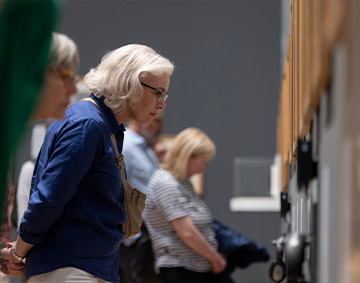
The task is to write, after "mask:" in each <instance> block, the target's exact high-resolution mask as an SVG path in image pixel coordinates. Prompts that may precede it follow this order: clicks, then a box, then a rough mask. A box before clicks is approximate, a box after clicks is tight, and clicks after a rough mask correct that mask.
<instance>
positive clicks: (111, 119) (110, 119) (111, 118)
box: [90, 93, 125, 135]
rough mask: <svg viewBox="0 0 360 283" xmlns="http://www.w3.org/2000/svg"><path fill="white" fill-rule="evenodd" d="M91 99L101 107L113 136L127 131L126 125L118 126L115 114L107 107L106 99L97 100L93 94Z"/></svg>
mask: <svg viewBox="0 0 360 283" xmlns="http://www.w3.org/2000/svg"><path fill="white" fill-rule="evenodd" d="M90 97H91V98H92V99H93V100H94V101H95V102H96V104H97V105H98V106H99V107H100V110H101V113H102V114H103V116H104V120H105V121H106V124H107V126H108V129H109V131H110V135H111V134H117V133H119V132H120V133H123V132H124V131H125V127H124V124H120V125H119V124H118V122H117V120H116V118H115V115H114V113H113V112H112V110H111V109H110V108H109V107H108V106H106V105H105V103H104V97H101V98H97V97H96V96H95V95H94V94H93V93H92V94H90Z"/></svg>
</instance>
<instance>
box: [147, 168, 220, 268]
mask: <svg viewBox="0 0 360 283" xmlns="http://www.w3.org/2000/svg"><path fill="white" fill-rule="evenodd" d="M145 212H146V219H145V222H146V226H147V228H148V230H149V234H150V238H151V241H152V246H153V250H154V255H155V269H156V271H159V268H160V267H183V268H186V269H189V270H192V271H195V272H209V271H211V264H210V262H209V261H208V260H206V259H205V258H204V257H202V256H201V255H199V254H198V253H196V252H195V251H193V250H192V249H191V248H190V247H188V246H187V245H186V244H185V243H184V242H183V241H182V240H181V238H180V237H179V236H178V234H177V233H176V231H175V229H174V228H173V226H172V225H171V221H173V220H175V219H178V218H181V217H185V216H190V218H191V220H192V221H193V223H194V225H195V226H196V228H197V229H199V231H200V232H201V233H202V234H203V236H204V237H205V239H206V240H207V241H208V242H209V243H210V244H211V245H212V246H213V247H214V248H215V249H217V246H218V243H217V241H216V239H215V233H214V231H213V229H212V215H211V212H210V210H209V209H208V207H207V205H206V204H205V202H204V201H203V200H202V199H201V198H200V197H199V196H198V195H196V193H195V191H194V188H193V186H192V184H191V182H190V181H184V182H179V181H178V180H176V179H175V178H174V177H173V176H172V175H171V174H170V173H169V172H168V171H166V170H164V169H157V170H156V171H155V173H154V174H153V176H152V178H151V179H150V181H149V184H148V194H147V199H146V206H145Z"/></svg>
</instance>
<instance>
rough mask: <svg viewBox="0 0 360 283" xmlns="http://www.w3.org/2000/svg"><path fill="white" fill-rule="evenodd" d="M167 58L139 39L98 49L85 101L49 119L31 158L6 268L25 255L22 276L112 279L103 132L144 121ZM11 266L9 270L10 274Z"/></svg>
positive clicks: (118, 197)
mask: <svg viewBox="0 0 360 283" xmlns="http://www.w3.org/2000/svg"><path fill="white" fill-rule="evenodd" d="M173 68H174V66H173V64H172V63H171V62H170V61H169V60H168V59H166V58H164V57H162V56H160V55H159V54H158V53H156V52H155V51H154V50H153V49H151V48H149V47H147V46H144V45H136V44H134V45H127V46H124V47H121V48H118V49H116V50H114V51H111V52H109V53H108V54H106V55H105V56H104V57H103V59H102V60H101V63H100V64H99V65H98V66H97V67H96V68H94V69H91V70H90V71H89V73H88V74H87V75H86V76H85V78H84V82H85V84H86V85H87V87H88V88H89V89H90V90H91V91H92V94H91V95H90V98H91V99H92V101H93V103H92V102H90V101H80V102H78V103H75V104H73V105H72V106H70V107H69V109H68V111H67V112H66V116H65V118H64V120H62V121H55V122H53V123H52V124H51V125H50V127H49V129H48V131H47V134H46V137H45V141H44V144H43V146H42V148H41V151H40V154H39V157H38V159H37V161H36V165H35V169H34V175H33V181H32V186H31V192H30V200H29V205H28V208H27V210H26V211H25V213H24V216H23V218H22V220H21V224H20V227H19V230H18V232H19V235H18V237H17V240H16V242H15V243H14V244H13V246H12V248H11V249H10V254H11V256H9V261H10V263H9V264H8V270H9V273H10V274H11V272H12V269H11V268H12V265H15V264H16V263H19V262H22V261H23V259H26V260H25V276H26V277H27V278H28V282H29V283H31V282H74V280H79V279H82V280H83V281H82V282H118V281H119V278H118V268H119V262H118V249H119V244H120V242H121V241H122V240H123V238H124V232H123V231H122V224H124V222H125V218H126V214H125V208H124V186H123V182H122V180H121V174H120V171H119V168H118V167H117V164H116V161H115V148H114V146H113V143H112V141H111V138H110V136H111V135H112V134H114V135H115V138H116V140H117V145H118V146H117V147H118V151H119V152H121V151H122V143H123V137H124V133H123V131H124V130H125V128H124V126H123V123H124V122H125V121H129V120H135V121H137V122H139V123H141V124H144V125H146V124H148V123H149V122H150V121H151V120H152V119H153V118H154V117H156V115H157V113H158V112H159V111H160V110H161V109H164V108H165V99H166V98H167V94H166V91H167V90H168V87H169V82H170V75H171V74H172V72H173ZM15 272H16V271H14V273H15Z"/></svg>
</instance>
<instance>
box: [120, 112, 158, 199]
mask: <svg viewBox="0 0 360 283" xmlns="http://www.w3.org/2000/svg"><path fill="white" fill-rule="evenodd" d="M126 129H127V130H126V132H125V137H124V148H123V154H124V159H125V164H126V168H127V170H128V171H129V173H128V175H127V177H128V182H129V183H130V184H131V185H132V186H133V187H135V188H137V189H139V190H140V191H142V192H143V193H145V194H146V192H147V183H148V181H149V179H150V177H151V176H152V174H153V173H154V171H155V170H156V169H157V168H158V167H159V159H158V157H157V156H156V152H155V150H154V147H155V145H156V143H158V142H159V141H158V140H159V136H160V134H161V132H162V130H163V113H162V111H159V114H158V115H157V116H156V117H155V118H154V119H153V120H152V121H151V122H150V123H149V125H146V126H144V125H141V124H139V123H137V122H135V121H130V122H129V123H128V124H127V127H126Z"/></svg>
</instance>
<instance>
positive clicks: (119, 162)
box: [111, 134, 127, 186]
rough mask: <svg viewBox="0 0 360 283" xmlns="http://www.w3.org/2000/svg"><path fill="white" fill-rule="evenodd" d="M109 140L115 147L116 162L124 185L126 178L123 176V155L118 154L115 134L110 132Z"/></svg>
mask: <svg viewBox="0 0 360 283" xmlns="http://www.w3.org/2000/svg"><path fill="white" fill-rule="evenodd" d="M111 141H112V143H113V145H114V148H115V154H116V158H115V159H116V163H117V165H118V167H119V169H120V172H121V180H122V181H123V183H124V186H125V183H126V184H127V180H126V178H125V164H124V155H122V154H120V153H119V150H118V148H117V142H116V138H115V135H114V134H112V135H111Z"/></svg>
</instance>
